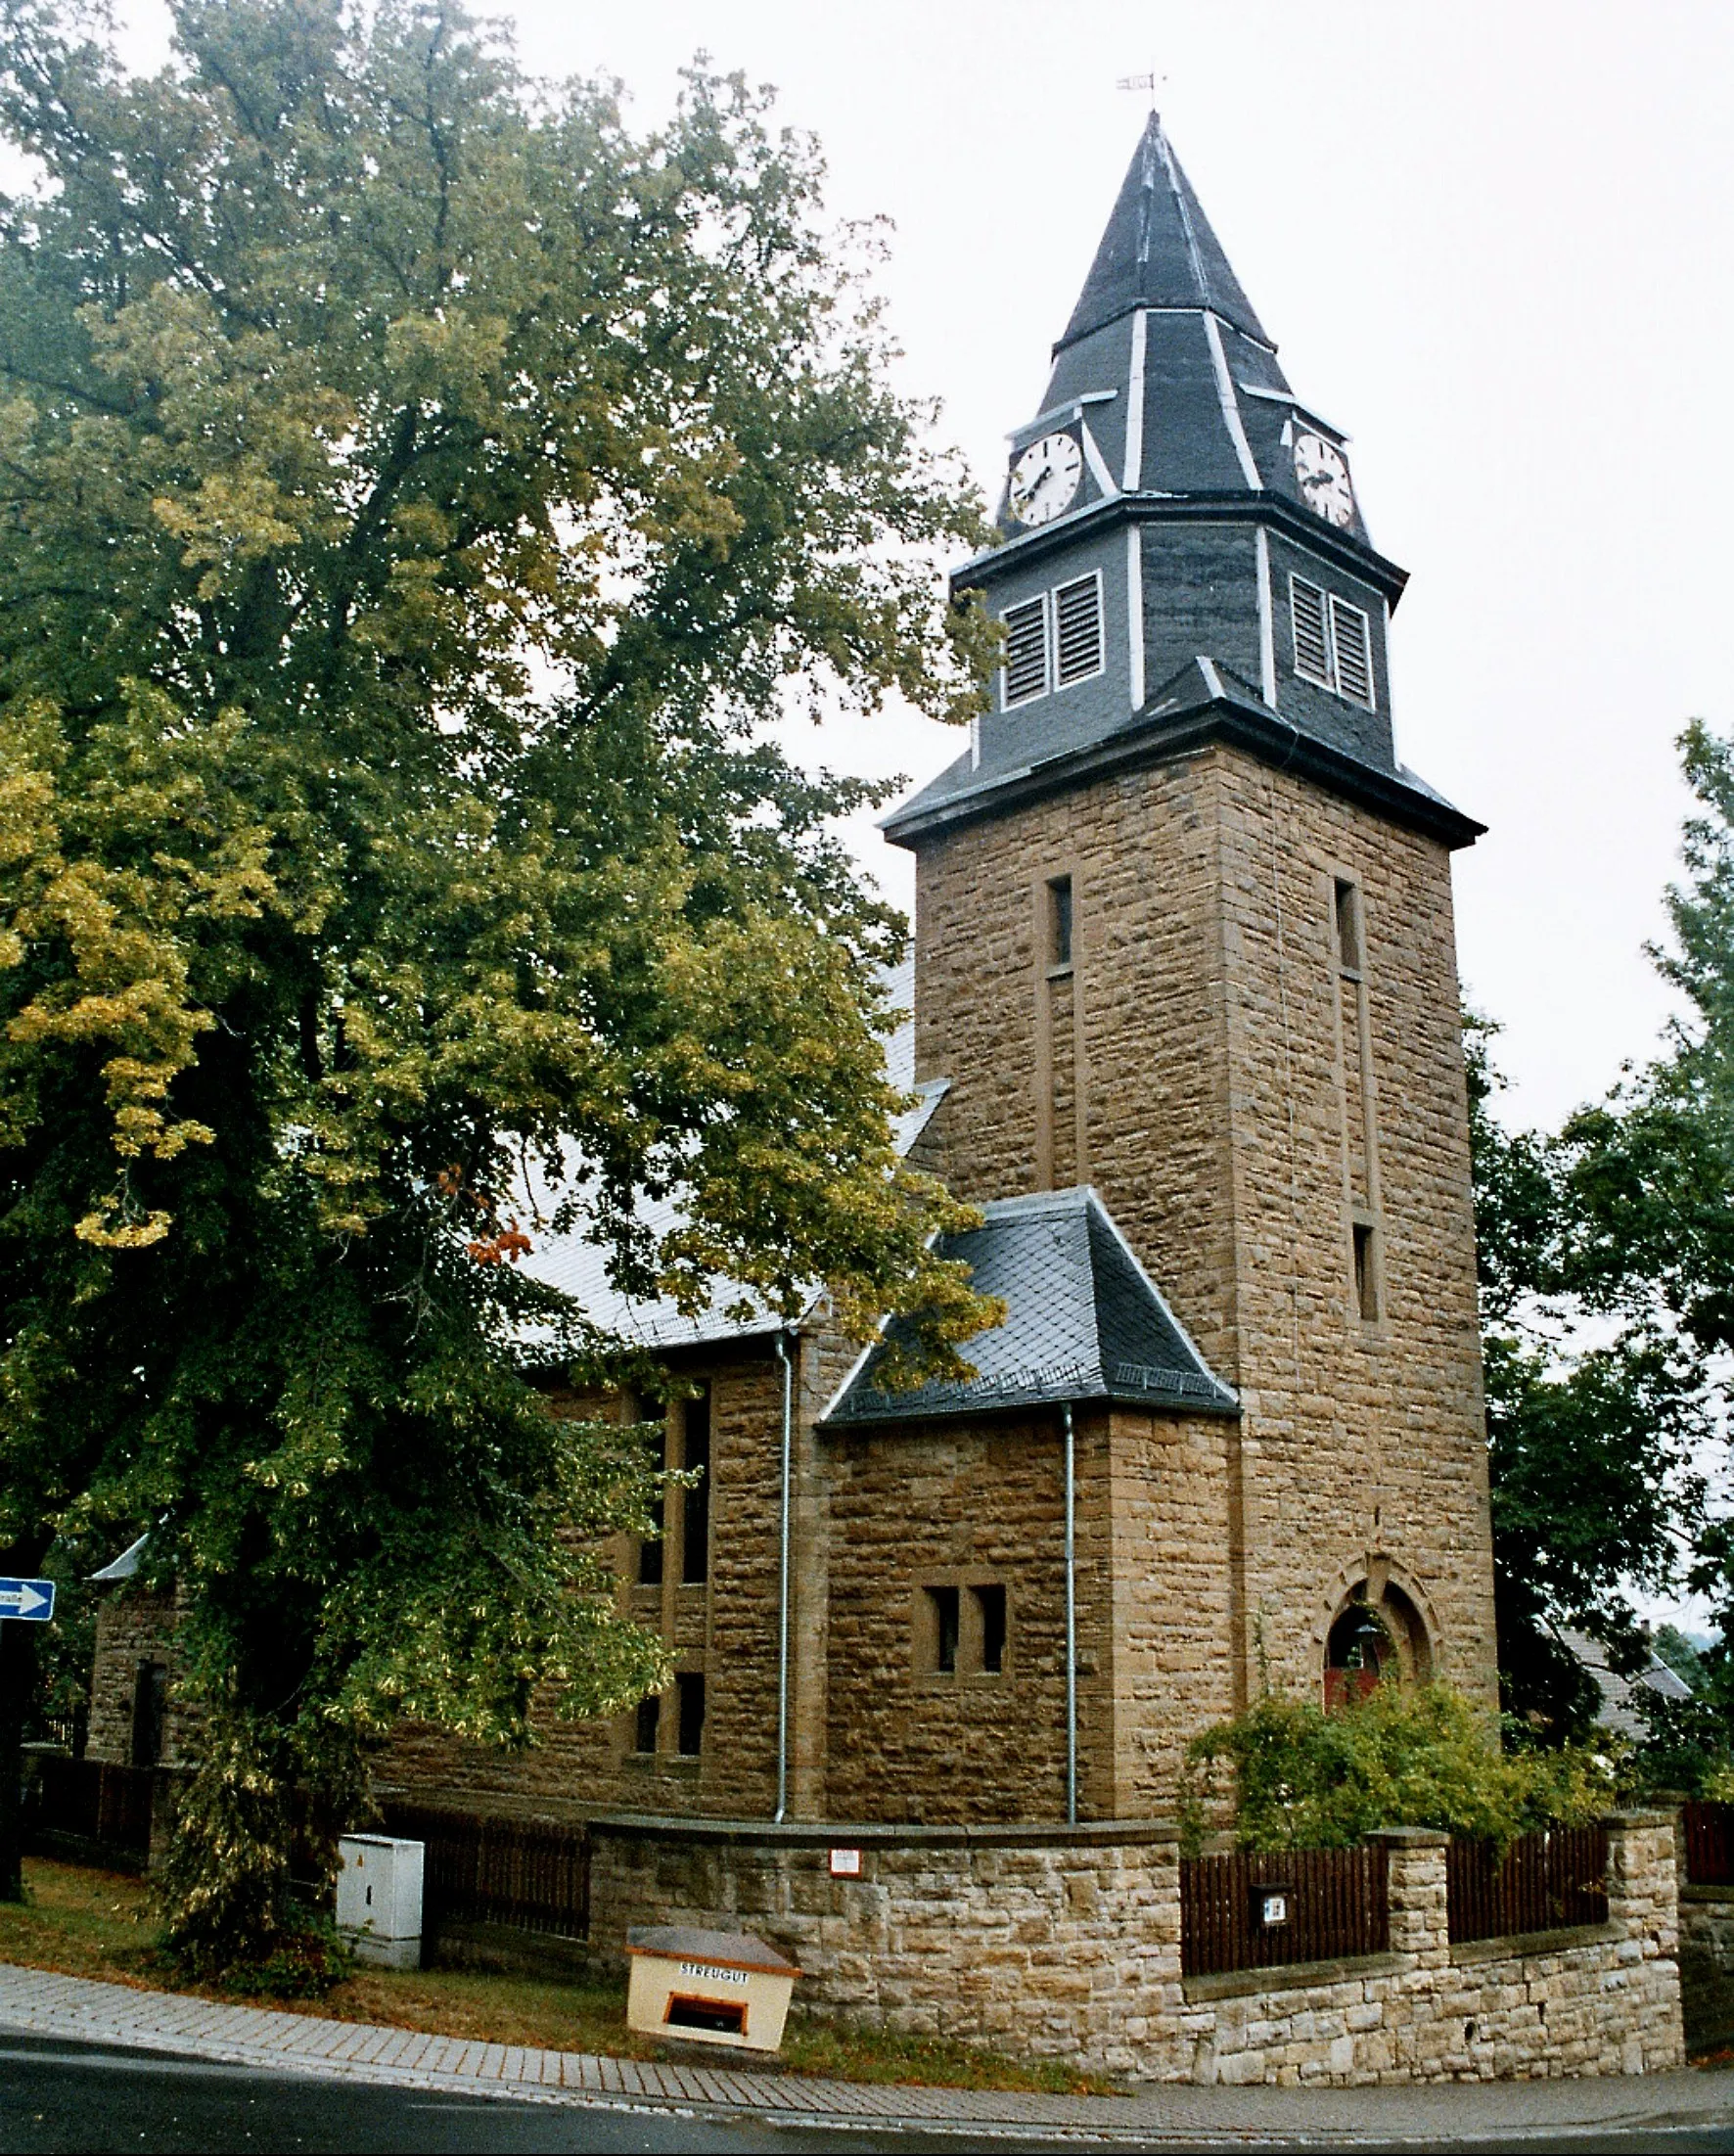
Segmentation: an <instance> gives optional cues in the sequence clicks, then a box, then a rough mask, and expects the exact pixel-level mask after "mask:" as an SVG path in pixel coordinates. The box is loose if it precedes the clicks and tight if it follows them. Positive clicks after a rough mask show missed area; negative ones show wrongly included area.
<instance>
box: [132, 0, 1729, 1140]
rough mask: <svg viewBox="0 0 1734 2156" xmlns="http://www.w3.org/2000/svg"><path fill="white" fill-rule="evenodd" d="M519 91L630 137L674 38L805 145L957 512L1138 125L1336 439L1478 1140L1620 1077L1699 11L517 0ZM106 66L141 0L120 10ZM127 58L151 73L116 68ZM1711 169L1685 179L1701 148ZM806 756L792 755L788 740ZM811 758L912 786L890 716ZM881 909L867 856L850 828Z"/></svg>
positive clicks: (1661, 650) (1655, 764) (1718, 583)
mask: <svg viewBox="0 0 1734 2156" xmlns="http://www.w3.org/2000/svg"><path fill="white" fill-rule="evenodd" d="M499 12H502V13H504V14H506V15H508V16H510V17H511V18H512V19H514V20H515V22H516V24H517V29H518V37H519V42H520V49H521V53H522V56H523V58H524V61H525V64H526V65H527V66H528V67H529V68H530V69H532V70H534V71H536V72H541V73H548V74H567V73H572V72H590V71H593V70H596V69H610V70H612V71H614V72H616V73H617V74H618V75H620V76H621V77H622V78H623V79H624V81H625V82H626V84H627V86H628V89H629V91H630V92H631V94H632V101H633V107H632V109H633V112H634V114H635V115H636V117H637V118H638V119H639V120H640V121H641V122H643V123H649V122H650V121H652V120H654V119H656V118H658V117H660V116H661V115H662V114H663V113H664V112H665V111H666V110H667V108H668V106H669V103H670V102H671V99H672V97H673V95H674V92H675V89H676V77H677V70H678V69H679V68H680V67H681V66H682V65H683V63H685V62H686V61H687V60H688V59H690V58H691V56H692V55H693V54H694V52H695V51H697V50H698V49H700V48H701V47H703V48H706V49H707V50H708V51H709V53H710V54H711V55H712V57H713V59H714V60H715V61H716V62H717V63H718V64H719V65H721V66H723V67H725V68H730V69H733V68H740V69H744V70H745V71H746V72H747V73H748V74H749V76H750V77H752V78H753V79H754V80H755V81H763V82H771V83H775V84H776V85H777V86H778V87H779V89H780V91H781V93H782V106H783V111H784V115H785V116H786V118H787V119H788V120H789V121H790V122H792V123H794V124H798V125H799V126H802V127H806V128H810V129H812V130H814V131H815V132H816V133H817V134H818V135H819V137H820V138H821V140H822V142H823V144H824V146H825V149H826V151H827V153H828V156H829V160H830V165H831V206H832V208H833V210H834V212H836V213H837V214H839V215H846V216H851V217H864V216H871V215H876V214H880V213H884V214H887V215H889V216H890V218H892V219H893V220H894V222H895V226H896V231H895V235H894V240H893V249H892V254H891V259H890V263H889V265H888V266H887V268H886V270H885V271H884V275H883V287H884V290H885V291H886V293H887V295H888V297H889V298H890V307H891V319H892V323H893V326H894V328H895V330H896V332H897V334H898V336H899V338H900V340H901V342H902V344H903V346H904V349H905V352H906V355H907V357H906V361H905V365H904V376H905V384H906V387H908V388H909V389H910V390H919V391H921V392H922V393H924V394H937V395H939V396H940V397H942V398H943V400H944V407H945V411H944V420H943V423H942V424H943V428H944V431H945V432H946V433H947V434H948V435H949V436H950V437H951V438H953V439H955V440H956V441H958V442H960V443H961V444H962V446H963V447H964V449H965V450H966V452H967V454H968V456H969V459H970V461H971V464H972V466H973V467H974V469H975V470H976V472H977V473H978V474H979V476H980V478H981V482H982V485H983V487H984V489H987V490H991V489H992V488H993V487H994V486H995V485H996V484H997V481H998V478H999V475H1000V472H1001V470H1002V465H1003V458H1004V455H1005V443H1004V439H1003V437H1004V436H1005V434H1006V432H1007V430H1009V429H1010V428H1012V427H1014V426H1016V425H1018V424H1019V423H1020V422H1021V421H1023V420H1025V419H1027V418H1029V417H1031V416H1033V414H1034V412H1035V410H1036V406H1037V399H1038V397H1039V394H1040V391H1041V388H1042V385H1043V381H1044V378H1045V373H1046V366H1047V355H1048V347H1049V345H1050V344H1051V342H1052V340H1053V339H1054V338H1055V337H1057V336H1058V335H1059V333H1060V331H1061V329H1062V328H1063V327H1064V325H1065V322H1066V319H1067V316H1068V314H1069V312H1070V310H1071V307H1072V300H1073V299H1074V298H1075V297H1076V293H1077V290H1078V287H1079V286H1080V284H1081V283H1082V280H1083V276H1084V273H1085V270H1086V269H1087V268H1088V265H1089V261H1090V257H1091V255H1092V252H1094V249H1095V245H1096V242H1097V239H1098V237H1099V235H1100V232H1101V229H1102V226H1103V223H1104V222H1105V220H1106V217H1107V214H1108V210H1109V207H1110V206H1111V204H1112V202H1113V200H1114V197H1115V193H1116V191H1117V189H1118V184H1119V180H1120V177H1121V174H1122V172H1123V170H1124V168H1125V165H1126V162H1127V161H1128V159H1129V157H1130V155H1131V152H1132V148H1133V145H1134V143H1135V141H1136V137H1137V134H1138V130H1139V127H1140V125H1141V123H1142V118H1143V107H1144V104H1145V103H1146V102H1147V100H1144V99H1141V98H1139V97H1137V96H1135V95H1128V94H1126V93H1124V92H1121V91H1118V90H1117V89H1116V86H1115V85H1116V80H1117V78H1118V77H1119V76H1122V75H1127V74H1131V73H1133V72H1142V71H1145V70H1148V69H1152V68H1154V69H1155V70H1156V71H1157V72H1158V73H1159V75H1161V76H1162V77H1163V78H1164V79H1163V80H1162V82H1161V85H1160V90H1159V95H1160V101H1161V105H1162V109H1163V113H1164V118H1165V120H1166V122H1167V125H1168V129H1169V133H1170V135H1171V137H1172V139H1173V142H1174V145H1175V148H1176V150H1177V152H1178V154H1179V157H1180V159H1181V161H1182V162H1183V163H1184V164H1185V166H1186V167H1187V170H1188V171H1189V173H1190V175H1191V177H1192V180H1193V183H1194V185H1195V186H1196V188H1197V189H1198V191H1199V194H1200V197H1201V199H1202V200H1203V203H1204V206H1205V209H1206V212H1207V214H1208V215H1209V218H1210V220H1211V222H1212V223H1213V224H1214V226H1215V228H1216V231H1217V234H1218V236H1219V237H1220V238H1221V240H1222V242H1223V244H1224V246H1225V247H1226V249H1227V252H1228V254H1229V258H1230V260H1231V261H1232V262H1233V263H1234V265H1235V267H1236V269H1237V270H1238V272H1239V274H1240V277H1241V281H1242V283H1243V284H1244V286H1245V287H1246V290H1247V292H1248V294H1249V295H1250V297H1251V298H1252V301H1253V304H1254V305H1255V308H1256V309H1257V310H1258V312H1259V314H1260V316H1261V317H1262V319H1263V322H1264V324H1265V327H1266V329H1267V330H1268V332H1269V333H1270V335H1271V336H1273V337H1274V338H1275V339H1276V341H1277V343H1278V344H1279V345H1280V346H1281V350H1282V357H1283V362H1284V364H1285V366H1286V368H1287V371H1288V374H1289V379H1290V380H1291V382H1292V383H1293V384H1294V387H1295V389H1296V390H1297V392H1298V393H1299V394H1300V395H1301V396H1302V397H1303V398H1305V399H1307V400H1308V401H1310V402H1311V403H1312V404H1314V406H1315V407H1316V408H1317V409H1319V410H1320V411H1322V412H1323V413H1324V414H1325V416H1326V417H1327V418H1329V419H1331V420H1332V421H1333V422H1335V423H1336V424H1337V425H1339V426H1341V427H1343V428H1345V429H1346V431H1347V432H1348V434H1349V435H1350V436H1351V437H1352V440H1351V451H1350V453H1351V458H1352V461H1353V466H1354V474H1355V480H1356V484H1357V487H1358V489H1359V491H1360V494H1361V497H1362V501H1363V504H1364V506H1365V510H1366V514H1367V518H1368V522H1369V525H1370V527H1371V529H1372V533H1373V537H1374V541H1375V543H1376V544H1377V545H1378V546H1379V547H1380V548H1381V550H1382V551H1383V552H1384V553H1386V554H1388V555H1390V556H1392V558H1394V559H1395V560H1396V561H1398V562H1400V563H1401V564H1403V565H1404V566H1405V567H1406V568H1407V569H1408V570H1409V571H1410V572H1411V573H1412V577H1413V581H1412V583H1411V585H1410V587H1409V591H1408V593H1407V595H1406V597H1405V598H1404V600H1403V603H1402V605H1401V607H1400V609H1399V610H1398V613H1397V615H1396V619H1395V623H1394V638H1393V651H1392V671H1393V677H1394V698H1393V701H1394V716H1395V721H1396V726H1397V735H1398V746H1399V751H1400V753H1401V755H1402V756H1403V757H1404V759H1405V760H1406V761H1408V762H1409V763H1411V764H1413V765H1414V766H1415V768H1416V769H1418V770H1419V771H1420V772H1421V773H1422V774H1423V775H1424V776H1425V777H1427V778H1428V779H1429V780H1431V781H1432V782H1433V784H1435V785H1436V786H1437V787H1439V788H1440V789H1441V790H1442V791H1443V792H1445V793H1446V794H1448V795H1449V796H1450V797H1451V798H1452V799H1453V800H1454V801H1456V802H1457V803H1459V804H1460V805H1462V806H1463V807H1465V808H1467V809H1469V810H1470V811H1471V812H1472V813H1474V814H1475V815H1477V816H1478V817H1480V818H1481V819H1482V820H1483V821H1484V822H1485V823H1487V824H1488V825H1489V826H1490V827H1491V828H1490V831H1489V834H1488V836H1487V837H1486V838H1485V839H1483V841H1482V842H1481V843H1480V844H1479V845H1478V846H1477V847H1475V848H1474V849H1472V850H1471V851H1470V852H1468V853H1466V854H1460V855H1459V856H1458V871H1457V893H1458V921H1459V945H1460V953H1461V963H1462V970H1463V976H1464V980H1465V983H1466V986H1467V987H1468V989H1469V992H1470V993H1471V995H1472V996H1473V998H1474V999H1475V1000H1476V1001H1477V1002H1478V1003H1479V1004H1480V1005H1481V1006H1482V1007H1483V1008H1484V1009H1485V1010H1487V1011H1488V1012H1489V1013H1490V1014H1491V1015H1493V1016H1494V1017H1495V1018H1497V1019H1498V1020H1500V1021H1501V1022H1502V1024H1503V1025H1504V1027H1505V1029H1506V1032H1505V1038H1504V1042H1503V1044H1502V1058H1503V1061H1504V1063H1505V1064H1506V1066H1507V1068H1508V1070H1509V1072H1510V1074H1511V1077H1512V1078H1513V1079H1514V1081H1515V1087H1514V1094H1513V1096H1512V1099H1511V1101H1510V1102H1509V1103H1508V1112H1509V1113H1510V1114H1512V1115H1514V1116H1515V1117H1517V1118H1519V1119H1524V1120H1531V1121H1556V1120H1557V1119H1558V1118H1559V1117H1560V1116H1561V1115H1562V1114H1563V1113H1565V1112H1566V1111H1567V1110H1568V1109H1570V1108H1571V1107H1572V1106H1573V1105H1574V1104H1575V1103H1576V1102H1577V1101H1579V1100H1581V1099H1584V1098H1587V1097H1590V1096H1593V1095H1595V1094H1597V1093H1599V1092H1600V1091H1602V1090H1603V1089H1604V1088H1605V1087H1606V1086H1607V1085H1608V1084H1609V1083H1611V1082H1612V1081H1613V1079H1614V1078H1615V1077H1616V1076H1617V1073H1618V1070H1619V1066H1620V1062H1621V1060H1622V1059H1624V1058H1626V1057H1631V1056H1642V1055H1643V1054H1645V1053H1646V1052H1647V1051H1648V1050H1649V1048H1650V1047H1651V1046H1652V1044H1653V1043H1654V1041H1655V1039H1656V1035H1657V1032H1658V1028H1659V1027H1660V1025H1661V1024H1662V1022H1663V1020H1664V1019H1665V1017H1666V1011H1667V1008H1668V1004H1667V998H1666V993H1665V991H1664V989H1663V987H1662V986H1661V984H1660V983H1659V982H1658V981H1657V980H1656V978H1655V976H1654V974H1653V972H1652V970H1651V968H1650V967H1649V965H1648V963H1647V961H1646V960H1645V958H1644V955H1643V948H1642V946H1643V944H1644V941H1645V939H1646V938H1650V937H1655V936H1658V935H1660V934H1662V933H1663V926H1664V923H1663V915H1662V909H1661V895H1662V891H1663V887H1664V886H1665V884H1666V882H1667V880H1668V878H1669V877H1670V875H1672V874H1673V873H1674V871H1675V864H1676V847H1677V834H1678V825H1679V820H1680V816H1681V814H1682V812H1683V811H1684V808H1685V805H1686V803H1685V797H1684V795H1683V792H1682V789H1681V788H1680V786H1679V783H1678V780H1677V777H1676V765H1675V757H1674V752H1673V748H1672V741H1673V737H1674V735H1675V734H1676V733H1677V732H1678V730H1679V728H1680V726H1681V725H1682V723H1683V722H1684V721H1685V719H1686V718H1687V717H1689V716H1691V715H1693V714H1702V715H1703V716H1705V717H1707V718H1709V719H1710V720H1711V722H1712V724H1714V725H1715V726H1717V727H1718V728H1722V729H1726V728H1727V727H1728V726H1729V725H1730V723H1731V719H1734V713H1731V711H1730V698H1729V695H1728V689H1727V682H1728V675H1729V659H1728V653H1727V645H1728V641H1729V625H1728V616H1729V611H1730V609H1729V605H1728V598H1727V588H1726V587H1727V580H1728V569H1729V565H1728V560H1727V551H1728V550H1727V545H1726V539H1725V531H1726V524H1727V505H1728V502H1729V500H1730V496H1731V494H1734V487H1731V484H1730V482H1731V481H1734V450H1731V448H1730V438H1731V430H1730V426H1729V422H1728V419H1727V416H1726V406H1727V391H1726V387H1725V384H1724V383H1723V380H1722V377H1721V373H1720V370H1721V369H1722V368H1723V367H1725V366H1726V365H1727V363H1728V358H1727V354H1728V348H1729V344H1730V342H1731V340H1730V330H1731V328H1734V324H1731V322H1730V312H1731V306H1730V279H1729V269H1728V265H1729V262H1730V259H1731V257H1734V246H1731V242H1734V177H1731V174H1734V161H1731V160H1730V158H1729V155H1728V150H1727V130H1728V119H1727V107H1728V102H1729V93H1730V88H1731V87H1734V66H1731V63H1734V8H1729V7H1728V6H1726V5H1725V4H1717V0H1672V4H1669V0H1647V4H1645V5H1643V6H1641V7H1640V6H1638V5H1636V4H1635V0H1634V4H1631V5H1627V6H1624V7H1614V6H1610V5H1607V4H1606V0H1602V4H1596V0H1523V4H1522V5H1520V6H1513V5H1511V4H1510V0H1504V4H1497V5H1495V4H1488V0H1455V4H1453V5H1450V6H1445V5H1426V6H1420V5H1406V6H1393V5H1392V4H1391V0H1377V4H1374V0H1332V4H1330V5H1328V6H1326V5H1316V4H1315V5H1298V4H1296V0H1280V4H1279V0H1251V4H1247V0H1243V4H1238V5H1225V4H1224V0H1164V4H1160V5H1149V4H1147V5H1134V4H1130V0H1086V4H1078V0H1072V4H1061V0H991V4H988V0H949V4H947V5H945V6H942V7H941V6H937V5H935V4H933V0H927V4H917V0H872V4H871V5H869V4H863V0H828V4H825V5H815V4H813V0H707V4H703V5H699V4H692V0H635V4H634V5H631V6H621V5H619V4H618V0H614V4H611V5H609V6H607V7H593V6H583V5H577V6H574V5H570V0H517V4H516V5H515V6H511V7H508V8H506V9H503V10H500V11H499ZM119 13H120V14H121V17H122V19H123V20H125V21H127V22H128V23H129V24H130V26H131V29H132V32H133V35H132V37H131V38H130V39H129V43H130V44H132V45H133V47H134V49H135V50H136V52H137V55H138V57H139V58H141V59H155V58H156V57H158V55H159V54H160V34H161V22H162V17H161V14H160V8H159V5H158V0H119ZM153 48H155V51H154V50H153ZM1718 144H1720V146H1721V147H1720V148H1718V147H1717V145H1718ZM807 746H808V747H809V748H810V746H811V745H810V744H808V745H807ZM820 747H821V748H822V751H823V754H824V755H825V756H826V757H827V758H828V759H829V760H831V761H833V762H837V763H840V764H844V765H848V766H850V767H853V768H856V769H863V770H874V771H886V770H901V771H906V772H908V773H909V774H910V776H911V778H912V779H914V780H916V781H921V780H925V779H926V778H928V777H930V776H931V775H932V773H933V772H934V771H935V770H936V769H937V768H938V767H939V766H940V764H942V763H943V762H945V761H948V760H949V758H950V757H951V755H952V754H954V753H955V744H954V741H953V739H952V737H951V736H949V735H948V734H945V733H944V732H943V731H942V730H940V729H938V728H935V727H932V726H928V725H926V724H924V723H922V722H919V721H915V720H912V719H908V718H901V719H889V720H888V721H887V722H886V723H885V724H884V725H883V726H882V727H880V728H878V729H877V730H875V731H874V732H873V733H872V734H871V735H862V734H860V733H853V734H843V733H841V732H840V733H839V735H838V738H836V739H827V740H825V741H824V742H823V743H822V744H821V745H820ZM861 850H862V854H863V858H864V859H865V860H867V861H868V863H869V865H871V866H873V867H874V868H875V870H876V872H877V873H878V874H879V875H880V877H881V880H882V882H883V883H884V884H885V886H886V888H887V889H888V890H890V892H891V893H892V894H893V895H897V896H899V897H900V898H902V899H904V901H905V902H907V898H908V895H909V889H910V878H909V872H908V864H907V860H906V857H905V856H903V855H900V854H897V853H894V852H892V851H891V850H890V849H886V848H884V847H883V846H882V845H881V844H880V842H879V841H878V839H877V838H876V837H875V836H873V835H872V834H871V833H870V832H868V833H863V834H862V841H861Z"/></svg>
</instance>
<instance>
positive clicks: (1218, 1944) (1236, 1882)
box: [1180, 1848, 1391, 1976]
mask: <svg viewBox="0 0 1734 2156" xmlns="http://www.w3.org/2000/svg"><path fill="white" fill-rule="evenodd" d="M1388 1888H1389V1879H1388V1874H1387V1868H1386V1854H1385V1851H1384V1850H1383V1849H1380V1848H1372V1849H1307V1850H1294V1851H1290V1852H1289V1853H1287V1854H1285V1855H1283V1856H1280V1857H1255V1856H1252V1855H1250V1854H1249V1853H1248V1852H1247V1851H1245V1850H1235V1851H1233V1852H1232V1853H1231V1854H1230V1855H1228V1856H1225V1857H1188V1858H1182V1859H1181V1863H1180V1969H1181V1973H1182V1975H1184V1976H1214V1975H1217V1974H1219V1973H1221V1972H1223V1971H1226V1970H1229V1969H1271V1968H1283V1967H1287V1966H1288V1965H1290V1964H1291V1963H1294V1962H1300V1961H1334V1960H1337V1959H1339V1958H1341V1957H1344V1956H1348V1955H1358V1954H1369V1953H1384V1952H1385V1951H1386V1950H1388V1949H1389V1947H1390V1945H1391V1904H1390V1897H1389V1892H1388ZM1269 1894H1281V1895H1283V1896H1285V1897H1286V1898H1287V1912H1288V1920H1287V1921H1286V1922H1285V1923H1282V1924H1265V1923H1263V1922H1262V1921H1261V1920H1260V1916H1259V1910H1260V1906H1261V1904H1262V1902H1263V1899H1264V1897H1265V1896H1266V1895H1269Z"/></svg>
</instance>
